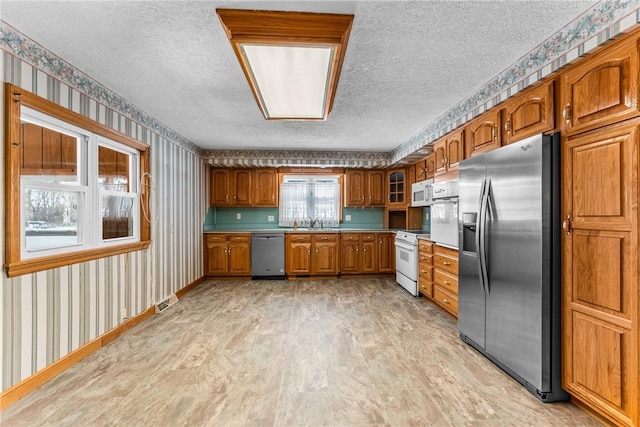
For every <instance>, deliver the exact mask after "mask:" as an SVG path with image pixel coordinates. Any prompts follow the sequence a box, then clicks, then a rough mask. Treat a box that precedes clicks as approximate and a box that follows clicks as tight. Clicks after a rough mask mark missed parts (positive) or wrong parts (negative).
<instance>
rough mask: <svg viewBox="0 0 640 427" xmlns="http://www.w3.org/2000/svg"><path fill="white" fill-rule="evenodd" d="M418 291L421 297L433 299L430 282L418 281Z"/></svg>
mask: <svg viewBox="0 0 640 427" xmlns="http://www.w3.org/2000/svg"><path fill="white" fill-rule="evenodd" d="M418 290H419V291H420V293H421V294H422V295H424V296H425V297H428V298H433V283H431V281H430V280H422V278H420V279H419V280H418Z"/></svg>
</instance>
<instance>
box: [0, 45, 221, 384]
mask: <svg viewBox="0 0 640 427" xmlns="http://www.w3.org/2000/svg"><path fill="white" fill-rule="evenodd" d="M0 60H1V63H0V72H1V74H2V82H11V83H13V84H15V85H18V86H20V87H22V88H24V89H26V90H29V91H31V92H33V93H36V94H38V95H40V96H42V97H44V98H47V99H49V100H51V101H53V102H55V103H57V104H59V105H61V106H63V107H66V108H69V109H70V110H73V111H75V112H77V113H80V114H82V115H84V116H87V117H89V118H91V119H93V120H96V121H98V122H100V123H102V124H105V125H107V126H109V127H111V128H113V129H116V130H118V131H120V132H122V133H125V134H127V135H129V136H131V137H133V138H135V139H137V140H139V141H142V142H144V143H146V144H148V145H150V156H151V177H152V183H153V185H154V187H155V191H154V192H152V197H151V209H152V218H151V220H152V226H151V239H152V242H151V246H150V247H149V249H147V250H144V251H138V252H133V253H127V254H122V255H117V256H113V257H109V258H103V259H99V260H95V261H89V262H85V263H80V264H74V265H70V266H66V267H62V268H56V269H52V270H48V271H43V272H38V273H34V274H27V275H24V276H19V277H15V278H7V277H6V276H5V275H4V273H3V274H2V289H1V291H0V307H1V310H2V311H1V313H0V320H1V322H2V324H1V327H0V345H1V346H2V370H1V371H0V383H1V384H2V391H5V390H7V389H8V388H10V387H12V386H13V385H15V384H17V383H19V382H21V381H23V380H25V379H26V378H28V377H29V376H31V375H33V374H35V373H36V372H38V371H39V370H41V369H42V368H44V367H46V366H48V365H50V364H51V363H53V362H55V361H57V360H58V359H60V358H61V357H63V356H65V355H67V354H69V353H70V352H72V351H74V350H76V349H78V348H79V347H82V346H83V345H85V344H87V343H88V342H90V341H92V340H94V339H96V338H98V337H99V336H101V335H103V334H104V333H106V332H108V331H109V330H111V329H113V328H114V327H116V326H118V325H119V324H121V323H122V322H123V321H124V320H125V319H126V318H128V317H132V316H135V315H137V314H140V313H142V312H144V311H145V310H146V309H147V308H149V307H150V306H152V305H154V304H155V303H157V302H159V301H161V300H163V299H166V298H167V297H169V296H170V295H172V294H173V293H175V292H176V291H178V290H179V289H181V288H183V287H184V286H186V285H188V284H189V283H191V282H193V281H195V280H197V279H198V278H200V277H201V276H202V249H201V248H202V224H203V223H204V217H205V214H206V210H207V207H208V206H206V205H205V203H204V202H205V199H206V197H205V193H204V192H205V190H206V179H205V178H206V169H205V164H204V161H203V160H202V158H201V157H200V155H199V153H198V152H196V151H194V150H192V149H190V147H189V145H188V144H185V143H184V141H178V142H176V141H173V140H170V139H168V137H167V136H163V135H161V134H160V133H159V132H157V131H154V130H152V129H150V128H148V127H145V126H144V125H142V124H140V123H137V122H136V121H134V120H133V119H132V118H131V117H127V116H126V115H124V114H123V113H121V112H119V111H116V110H114V109H112V108H110V107H109V106H107V105H105V104H103V103H101V102H99V101H97V100H96V99H93V98H91V97H89V96H88V95H87V94H85V93H83V91H82V87H72V86H70V85H69V84H66V83H64V82H63V81H62V80H61V79H58V78H57V77H56V76H55V75H51V74H50V73H47V72H45V71H44V70H43V69H40V67H37V66H34V65H33V64H30V63H28V62H27V61H25V60H23V59H21V58H19V57H17V56H15V55H14V53H13V52H11V51H9V50H3V51H2V54H1V56H0ZM2 99H4V97H3V98H2ZM3 126H4V123H2V124H0V131H2V134H4V129H3ZM0 152H1V153H2V154H0V156H1V157H0V163H1V164H3V165H4V150H0ZM0 184H1V187H2V188H4V174H2V177H0ZM0 204H1V206H0V229H1V230H2V235H3V236H4V235H5V233H4V209H5V206H4V194H3V196H2V203H0ZM3 245H4V241H3ZM2 256H4V255H2ZM2 262H4V259H2Z"/></svg>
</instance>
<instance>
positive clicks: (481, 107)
mask: <svg viewBox="0 0 640 427" xmlns="http://www.w3.org/2000/svg"><path fill="white" fill-rule="evenodd" d="M639 9H640V0H604V1H601V2H599V3H597V4H596V5H594V6H593V7H592V8H590V9H589V10H588V11H586V12H585V13H583V14H582V15H580V16H579V17H577V18H576V19H575V20H573V21H571V22H570V23H569V24H567V25H566V26H565V27H564V28H562V29H561V30H560V31H558V32H556V33H555V34H554V35H552V36H551V37H550V38H548V39H547V40H545V41H544V42H542V43H540V44H539V45H538V46H537V47H536V48H535V49H533V50H531V51H530V52H528V53H527V54H525V55H524V56H522V57H521V58H520V59H518V61H516V62H515V63H514V64H513V65H511V66H510V67H508V68H507V69H506V70H505V71H503V72H502V73H500V74H499V75H497V76H496V77H494V78H492V79H491V80H490V81H488V82H487V83H485V84H484V85H483V86H482V87H481V88H480V89H479V90H478V91H476V92H475V93H474V94H472V95H470V96H469V97H467V98H465V99H464V100H462V101H461V102H459V103H458V104H456V105H455V106H453V107H452V108H450V109H449V110H447V111H446V112H445V113H444V114H443V115H441V116H440V117H439V118H438V119H436V120H434V121H433V122H431V123H430V124H428V125H427V126H426V127H424V128H423V129H422V130H421V131H420V132H418V133H417V134H415V135H414V136H412V137H411V138H409V139H408V140H406V141H404V142H402V143H400V144H399V145H398V146H397V147H396V148H395V149H394V150H392V151H391V152H388V153H371V152H352V151H341V152H333V153H329V152H322V151H287V150H281V151H262V150H205V149H202V148H200V147H198V146H196V145H195V144H193V143H192V142H191V141H189V140H187V139H186V138H184V137H183V136H181V135H180V134H178V133H177V132H175V131H173V130H172V129H171V128H169V127H167V126H166V125H164V124H163V123H161V122H159V121H158V120H156V119H154V118H153V117H151V116H149V115H148V114H147V113H145V112H144V111H142V110H141V109H139V108H138V107H136V106H135V105H133V104H131V103H130V102H128V101H127V100H126V99H124V98H123V97H121V96H120V95H118V94H116V93H114V92H113V91H111V90H109V89H108V88H106V87H104V86H103V85H101V84H100V83H99V82H97V81H95V80H94V79H92V78H90V77H89V76H87V75H86V74H85V73H83V72H82V71H80V70H78V69H76V68H75V67H73V66H72V65H71V64H69V63H68V62H66V61H64V60H63V59H61V58H59V57H58V56H56V55H54V54H53V53H52V52H50V51H49V50H47V49H46V48H44V47H43V46H41V45H40V44H38V43H37V42H35V41H33V40H31V39H30V38H28V37H27V36H26V35H23V34H21V33H20V32H19V31H18V30H16V29H15V28H13V27H11V26H10V25H9V24H7V23H6V22H4V21H2V20H0V49H2V50H6V51H8V52H10V53H12V54H13V55H16V56H17V57H19V58H20V59H22V60H24V61H25V62H27V63H29V64H30V65H32V66H34V67H35V68H37V69H40V70H42V71H43V72H45V73H47V74H49V75H51V76H53V77H55V78H58V79H60V80H61V81H63V82H64V83H66V84H68V85H70V86H71V87H73V88H75V89H77V90H78V91H80V92H82V93H84V94H86V95H87V96H89V97H90V98H92V99H95V100H96V101H98V102H100V103H103V104H104V105H106V106H108V107H109V108H112V109H114V110H115V111H117V112H118V113H120V114H122V115H124V116H125V117H127V118H129V119H131V120H133V121H135V122H137V123H138V124H141V125H143V126H145V127H147V128H148V129H150V130H151V131H153V132H156V133H158V134H159V135H161V136H163V137H164V138H166V139H168V140H170V141H171V142H173V143H175V144H177V145H179V146H181V147H183V148H185V149H187V150H189V151H192V152H194V153H196V154H198V155H199V156H200V157H202V158H203V159H204V161H205V162H206V163H207V164H211V165H215V166H290V165H326V166H329V165H331V166H347V167H348V166H351V167H386V166H390V165H392V164H397V163H401V161H402V160H403V159H406V158H407V157H409V156H412V155H415V154H416V153H417V152H418V150H420V149H422V148H423V147H424V146H426V145H428V144H429V143H431V142H433V141H435V140H436V139H438V138H440V137H441V136H444V135H446V134H447V133H448V132H450V131H452V130H453V129H455V128H457V127H460V126H462V125H463V124H465V123H467V122H468V121H470V120H471V119H473V118H474V117H476V116H478V115H480V114H482V113H483V112H485V111H487V110H488V109H490V108H491V107H493V106H494V105H497V104H499V103H500V102H502V101H504V100H506V99H507V98H509V97H511V96H513V95H515V94H516V93H518V92H519V91H521V90H523V89H524V88H526V87H528V86H530V85H532V84H533V83H535V82H537V81H538V80H540V79H542V78H544V77H546V76H548V75H550V74H551V73H553V72H555V71H556V70H558V69H560V68H562V67H563V66H565V65H566V64H568V63H569V62H571V61H573V60H574V59H576V58H578V57H580V56H582V55H584V54H585V53H587V52H589V51H591V50H592V49H594V48H596V47H598V46H599V45H601V44H603V43H605V42H606V41H608V40H610V39H611V38H613V37H614V36H616V35H618V34H620V33H622V32H625V31H626V30H628V29H630V28H631V27H633V26H635V25H636V24H638V23H639V22H640V10H639ZM421 157H422V156H421ZM416 160H417V159H416Z"/></svg>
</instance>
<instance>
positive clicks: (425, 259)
mask: <svg viewBox="0 0 640 427" xmlns="http://www.w3.org/2000/svg"><path fill="white" fill-rule="evenodd" d="M418 262H419V263H420V264H429V265H433V255H429V254H425V253H422V252H420V254H419V255H418Z"/></svg>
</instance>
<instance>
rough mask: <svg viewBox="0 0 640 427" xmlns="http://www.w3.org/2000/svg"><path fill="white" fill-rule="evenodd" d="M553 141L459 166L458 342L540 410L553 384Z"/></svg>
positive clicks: (556, 323)
mask: <svg viewBox="0 0 640 427" xmlns="http://www.w3.org/2000/svg"><path fill="white" fill-rule="evenodd" d="M559 165H560V136H559V134H554V135H537V136H534V137H531V138H528V139H526V140H523V141H520V142H516V143H513V144H510V145H507V146H505V147H502V148H499V149H496V150H493V151H489V152H487V153H484V154H480V155H476V156H473V157H471V158H470V159H467V160H464V161H462V162H461V163H460V181H459V192H460V198H459V203H460V204H459V215H458V218H459V222H460V224H459V225H460V226H459V233H460V246H459V247H460V264H459V266H460V267H459V269H460V271H459V301H458V303H459V307H458V329H459V332H460V337H461V338H462V339H463V340H464V341H465V342H467V343H469V344H471V345H472V346H473V347H475V348H476V349H477V350H478V351H480V352H481V353H483V354H484V355H485V356H487V357H488V358H489V359H491V360H492V361H493V362H494V363H496V364H497V365H498V366H500V367H501V368H502V369H504V370H505V371H506V372H507V373H509V374H510V375H511V376H512V377H513V378H515V379H516V380H517V381H518V382H520V383H521V384H522V385H524V386H525V387H526V388H527V390H529V391H530V392H531V393H533V394H534V395H536V397H538V399H540V400H541V401H544V402H553V401H559V400H566V399H568V394H567V393H566V392H565V391H564V390H562V388H561V383H560V381H561V378H560V364H561V360H560V167H559Z"/></svg>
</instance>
